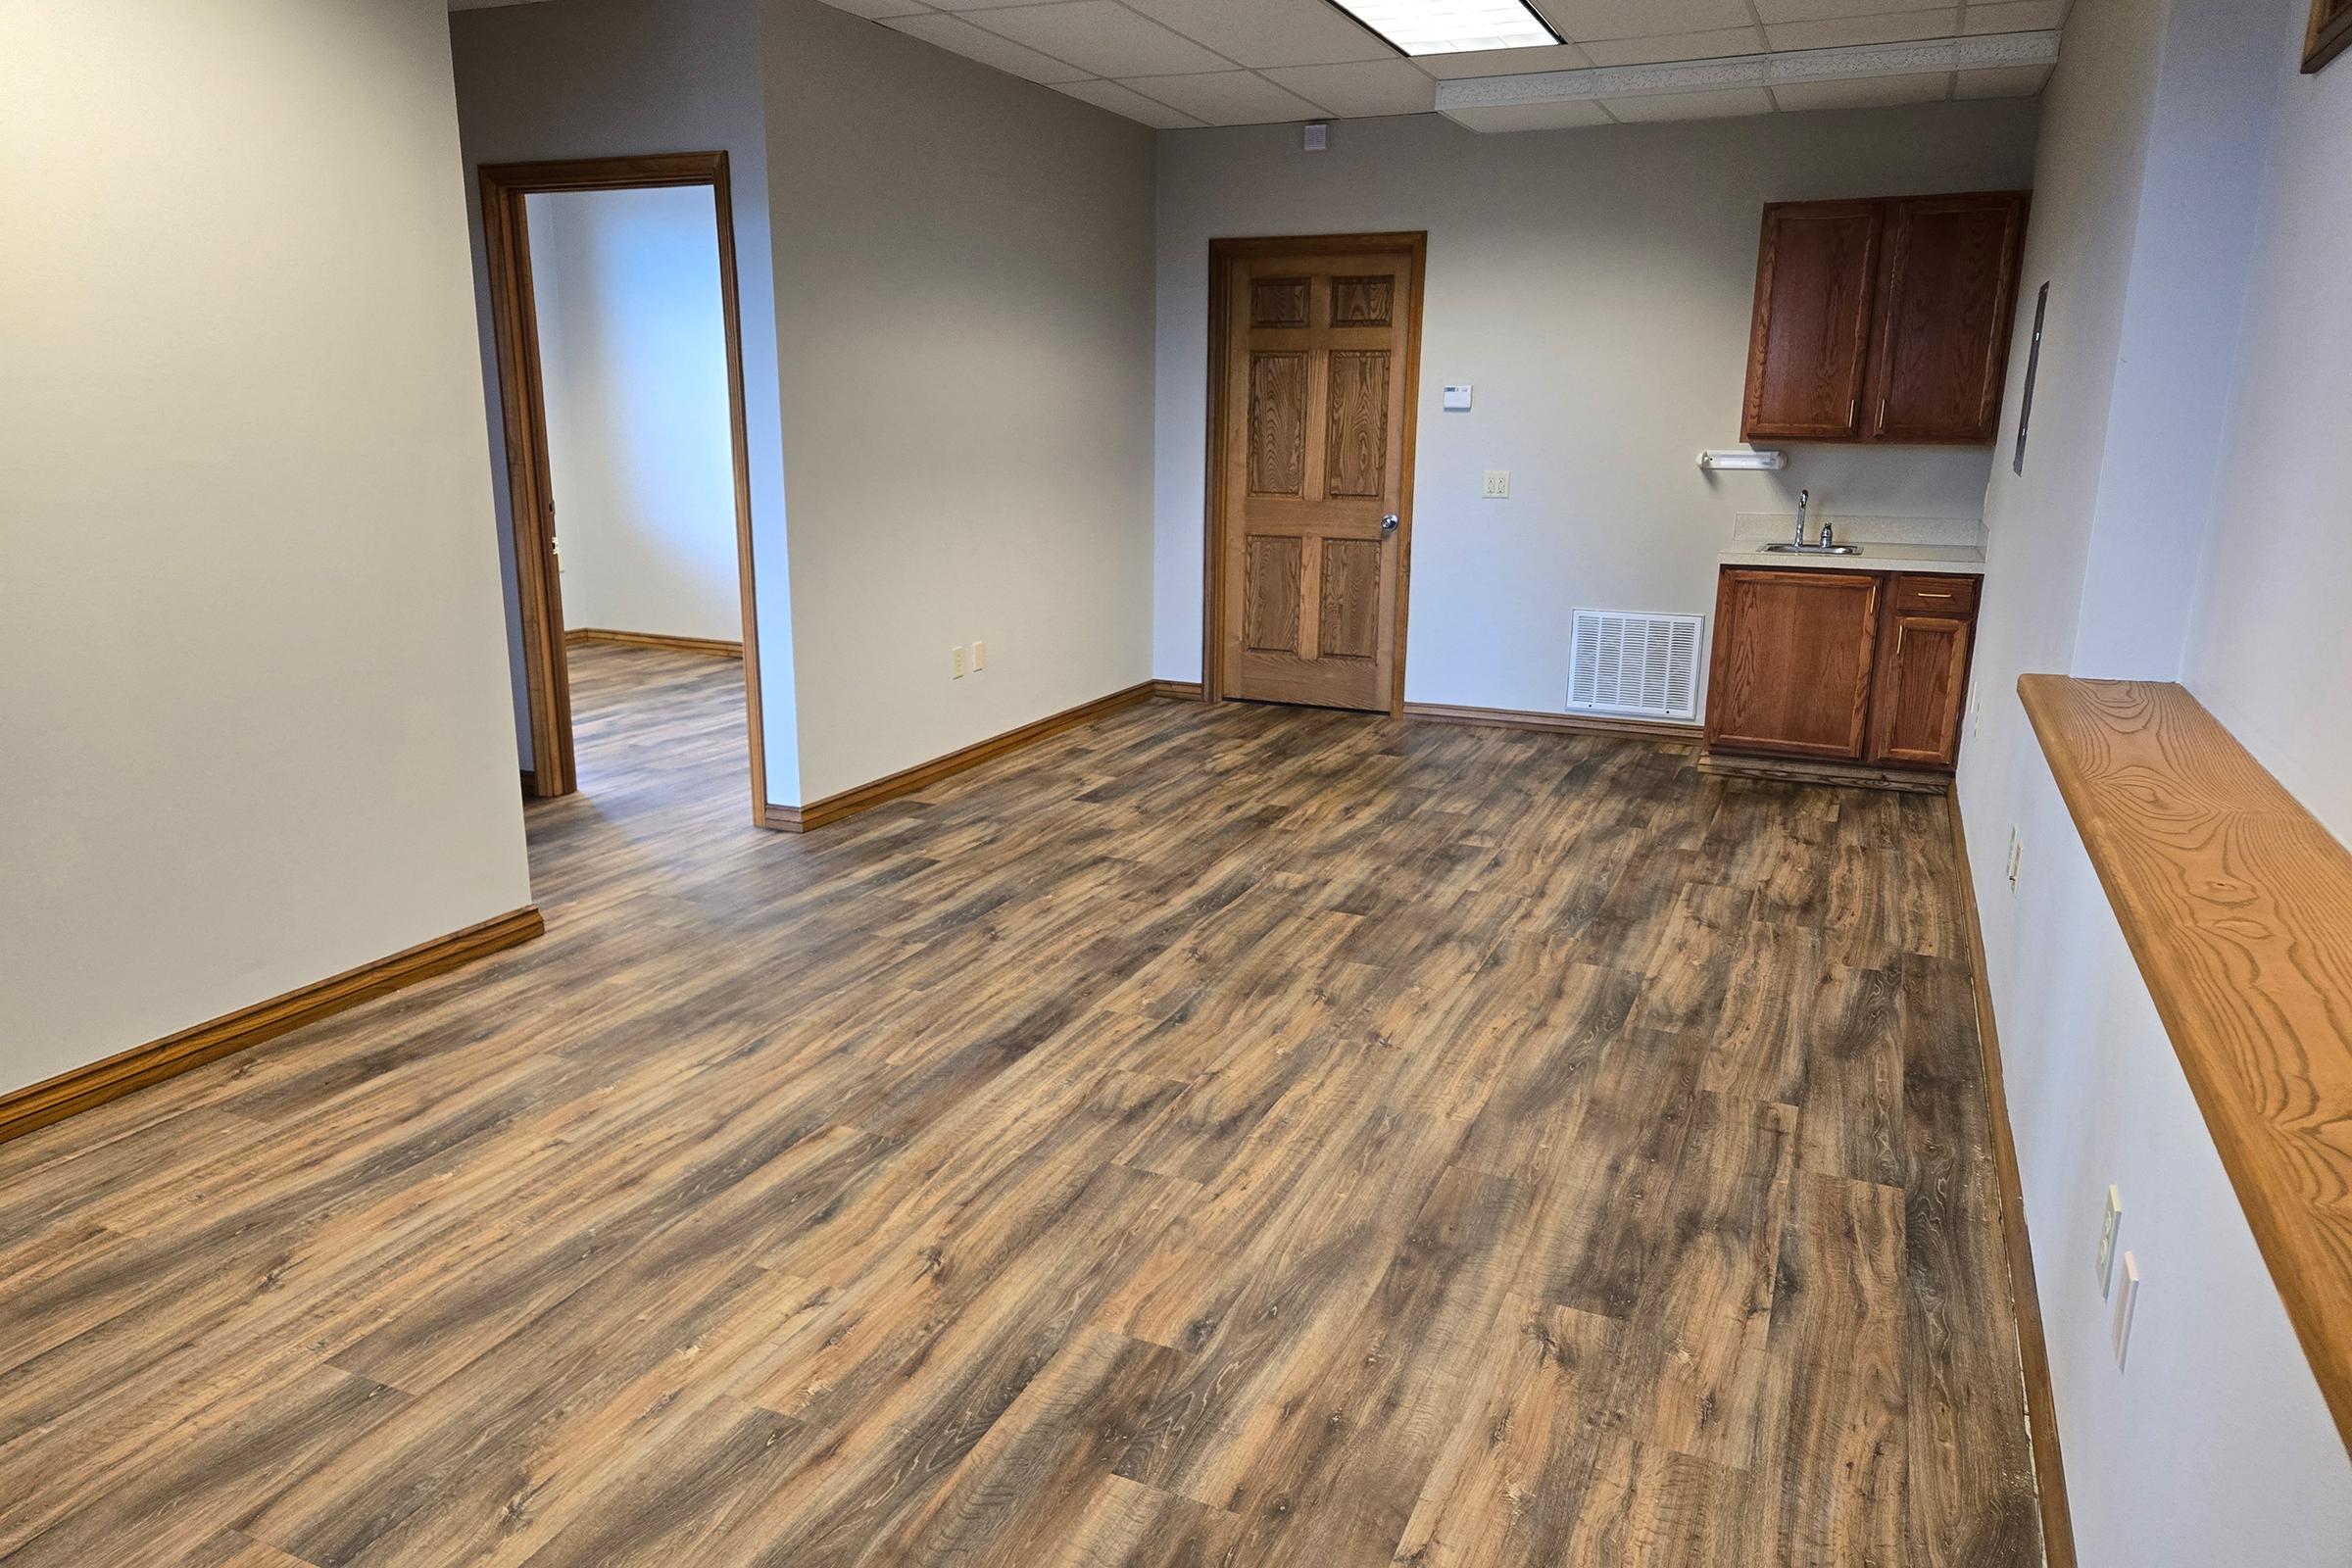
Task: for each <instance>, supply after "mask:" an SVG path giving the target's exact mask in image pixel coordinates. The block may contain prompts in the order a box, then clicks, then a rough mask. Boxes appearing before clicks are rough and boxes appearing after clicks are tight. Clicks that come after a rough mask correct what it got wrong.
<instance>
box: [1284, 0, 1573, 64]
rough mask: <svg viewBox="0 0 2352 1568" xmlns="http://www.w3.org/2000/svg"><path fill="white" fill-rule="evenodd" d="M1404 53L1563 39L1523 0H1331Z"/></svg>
mask: <svg viewBox="0 0 2352 1568" xmlns="http://www.w3.org/2000/svg"><path fill="white" fill-rule="evenodd" d="M1330 3H1331V4H1332V5H1333V6H1336V7H1337V8H1339V9H1340V10H1342V11H1345V12H1347V13H1348V15H1349V16H1351V17H1353V18H1354V19H1355V20H1356V21H1358V22H1360V23H1362V24H1363V25H1365V26H1367V27H1369V28H1371V29H1372V30H1373V31H1374V32H1376V33H1378V34H1380V36H1381V37H1383V38H1385V39H1387V40H1388V41H1389V42H1390V43H1392V44H1394V45H1396V47H1397V49H1398V50H1400V51H1401V52H1403V53H1405V54H1408V55H1451V54H1464V53H1467V52H1468V51H1470V50H1474V49H1536V48H1542V47H1544V46H1545V45H1547V44H1555V43H1559V42H1562V41H1563V40H1562V39H1561V37H1560V35H1559V34H1558V33H1556V32H1554V31H1552V30H1551V24H1550V23H1548V22H1545V21H1544V17H1543V14H1542V13H1541V12H1539V11H1537V10H1536V9H1535V7H1533V6H1531V5H1529V4H1528V3H1527V0H1330Z"/></svg>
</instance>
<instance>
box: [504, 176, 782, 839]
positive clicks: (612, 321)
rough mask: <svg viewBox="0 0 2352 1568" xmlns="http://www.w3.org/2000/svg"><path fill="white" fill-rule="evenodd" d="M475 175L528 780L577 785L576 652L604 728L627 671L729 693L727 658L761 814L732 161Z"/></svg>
mask: <svg viewBox="0 0 2352 1568" xmlns="http://www.w3.org/2000/svg"><path fill="white" fill-rule="evenodd" d="M481 180H482V205H483V219H484V234H485V241H486V250H487V253H488V258H489V272H490V298H491V314H492V319H493V326H494V331H495V336H496V340H497V351H498V379H499V401H500V405H501V411H502V415H503V423H504V429H505V436H506V447H507V468H508V487H509V500H510V504H511V510H512V515H513V518H514V529H515V584H516V590H517V595H518V598H519V602H520V610H521V617H520V618H521V634H522V665H523V668H522V674H523V689H524V696H525V703H526V706H527V708H528V728H529V732H530V738H531V751H532V763H533V766H532V768H531V769H530V771H528V772H527V773H526V774H525V775H524V788H525V790H526V791H527V792H528V793H530V794H532V795H534V796H538V797H543V798H544V797H553V796H561V795H568V794H570V793H572V792H573V791H575V790H577V789H578V788H579V787H580V778H581V768H580V760H579V753H578V749H577V744H576V741H575V735H574V714H573V695H574V693H573V667H572V666H573V659H574V655H575V654H576V655H577V656H578V657H579V658H580V659H581V660H582V661H583V673H584V674H592V675H593V685H594V690H595V692H596V694H597V711H598V714H599V719H600V722H603V721H604V720H607V719H610V718H611V717H612V716H613V714H614V713H615V712H616V711H619V709H618V708H616V706H615V705H616V703H620V702H622V701H623V700H625V698H626V697H627V690H626V689H627V687H628V686H629V685H630V684H631V683H632V682H640V683H642V684H643V685H644V686H645V687H646V689H647V690H648V692H649V693H654V692H669V693H675V692H679V691H682V690H696V691H701V690H702V689H703V688H711V692H715V691H716V690H718V689H719V688H720V687H725V688H727V689H729V690H731V689H732V675H731V673H730V674H729V675H728V676H727V677H726V678H725V679H724V680H714V679H712V678H711V665H710V663H709V662H710V661H712V660H715V659H726V660H731V661H734V662H739V663H740V666H741V670H742V675H741V690H742V697H743V707H744V721H745V722H744V730H745V735H746V739H747V746H746V750H747V752H748V769H747V771H748V774H749V778H748V783H749V787H750V790H751V798H752V819H753V821H754V822H755V823H756V824H759V825H762V826H764V825H765V824H764V822H763V821H762V818H763V816H764V815H765V811H766V807H765V801H766V795H767V790H766V779H765V776H764V775H765V768H764V766H763V744H762V741H763V737H762V733H761V728H760V657H759V629H758V620H757V615H756V611H755V608H754V592H753V566H752V531H751V528H752V522H751V492H750V481H749V470H748V458H747V453H746V439H745V428H744V412H743V351H742V341H741V329H740V326H739V324H738V316H737V300H736V284H735V248H734V224H733V219H732V214H731V209H730V203H729V198H728V188H727V162H726V155H725V154H724V153H682V154H668V155H662V156H659V157H646V158H617V159H588V160H576V161H568V162H563V163H542V164H499V165H486V166H484V167H483V169H482V172H481ZM693 661H702V662H704V663H703V664H701V665H700V666H698V665H697V664H695V663H694V662H693ZM640 665H642V666H644V667H643V668H639V667H638V666H640ZM727 667H728V668H729V669H730V671H731V669H732V665H729V666H727ZM711 692H703V695H704V696H705V697H706V698H708V697H709V696H710V695H711Z"/></svg>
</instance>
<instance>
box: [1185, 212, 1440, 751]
mask: <svg viewBox="0 0 2352 1568" xmlns="http://www.w3.org/2000/svg"><path fill="white" fill-rule="evenodd" d="M1367 252H1369V253H1373V254H1381V253H1390V254H1397V255H1402V256H1406V257H1408V258H1410V260H1411V262H1412V269H1413V286H1412V289H1411V291H1410V297H1409V298H1408V299H1407V300H1406V301H1405V316H1404V386H1405V399H1404V410H1403V421H1402V427H1401V428H1402V439H1403V442H1404V451H1403V453H1402V468H1401V476H1400V478H1399V480H1398V487H1399V489H1400V490H1401V492H1402V494H1401V495H1400V496H1399V497H1398V499H1397V518H1398V521H1397V613H1396V616H1395V619H1394V625H1393V628H1392V635H1393V636H1394V637H1395V639H1396V642H1395V646H1394V648H1393V649H1392V658H1391V662H1390V669H1391V675H1390V680H1389V715H1390V716H1391V717H1392V718H1401V717H1403V716H1404V627H1405V614H1406V611H1407V610H1408V608H1409V607H1410V605H1411V603H1412V594H1411V592H1410V590H1411V586H1412V564H1413V460H1414V458H1415V456H1416V453H1417V450H1418V431H1419V424H1420V412H1421V298H1422V292H1423V288H1424V279H1425V277H1426V274H1427V272H1428V270H1429V269H1428V261H1429V233H1428V231H1427V230H1425V229H1413V230H1409V231H1405V230H1400V231H1397V232H1393V233H1385V234H1277V235H1267V236H1263V237H1260V238H1252V239H1212V240H1210V241H1209V242H1208V440H1207V442H1206V443H1205V445H1206V448H1207V461H1206V466H1205V468H1204V469H1203V472H1202V482H1203V488H1204V489H1205V490H1206V492H1207V498H1206V502H1205V506H1204V511H1205V523H1206V525H1205V526H1204V527H1203V528H1202V530H1201V531H1202V533H1203V534H1204V535H1205V536H1206V538H1205V541H1204V543H1205V548H1204V550H1203V552H1202V557H1201V696H1202V698H1203V699H1204V700H1205V701H1208V702H1212V703H1217V702H1223V701H1224V700H1225V671H1224V667H1223V665H1222V664H1221V662H1219V658H1218V646H1217V628H1218V627H1219V626H1220V625H1222V624H1223V623H1224V613H1225V588H1224V581H1223V574H1222V573H1221V572H1219V571H1218V569H1217V566H1218V563H1219V561H1220V560H1221V558H1222V552H1223V549H1224V544H1225V534H1226V529H1227V527H1228V525H1229V519H1228V518H1227V517H1226V515H1225V485H1224V473H1225V460H1226V457H1227V444H1226V440H1225V376H1226V371H1227V370H1228V369H1229V368H1230V365H1229V360H1228V354H1229V351H1230V345H1229V343H1228V341H1227V339H1228V336H1229V333H1230V328H1231V326H1232V321H1231V309H1230V304H1229V301H1230V296H1231V294H1232V291H1233V269H1234V268H1235V266H1237V265H1238V264H1240V263H1243V262H1249V261H1255V260H1258V259H1260V258H1263V257H1280V256H1339V255H1356V256H1360V255H1363V254H1365V253H1367Z"/></svg>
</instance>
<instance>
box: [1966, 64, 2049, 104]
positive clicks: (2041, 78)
mask: <svg viewBox="0 0 2352 1568" xmlns="http://www.w3.org/2000/svg"><path fill="white" fill-rule="evenodd" d="M2052 69H2053V68H2051V67H2049V66H1995V67H1994V68H1992V69H1991V70H1989V71H1963V72H1961V73H1960V75H1959V79H1958V80H1957V81H1955V82H1954V83H1953V84H1952V96H1953V97H1955V98H2031V97H2033V96H2034V94H2035V93H2037V92H2039V91H2041V90H2042V88H2044V87H2047V86H2048V85H2049V84H2050V72H2051V70H2052Z"/></svg>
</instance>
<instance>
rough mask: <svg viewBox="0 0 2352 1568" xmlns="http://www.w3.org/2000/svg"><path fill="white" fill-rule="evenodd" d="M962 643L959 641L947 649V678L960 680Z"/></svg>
mask: <svg viewBox="0 0 2352 1568" xmlns="http://www.w3.org/2000/svg"><path fill="white" fill-rule="evenodd" d="M963 671H964V662H963V645H962V644H961V643H957V644H956V646H955V647H953V648H951V649H949V650H948V678H949V679H950V680H961V679H963Z"/></svg>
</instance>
